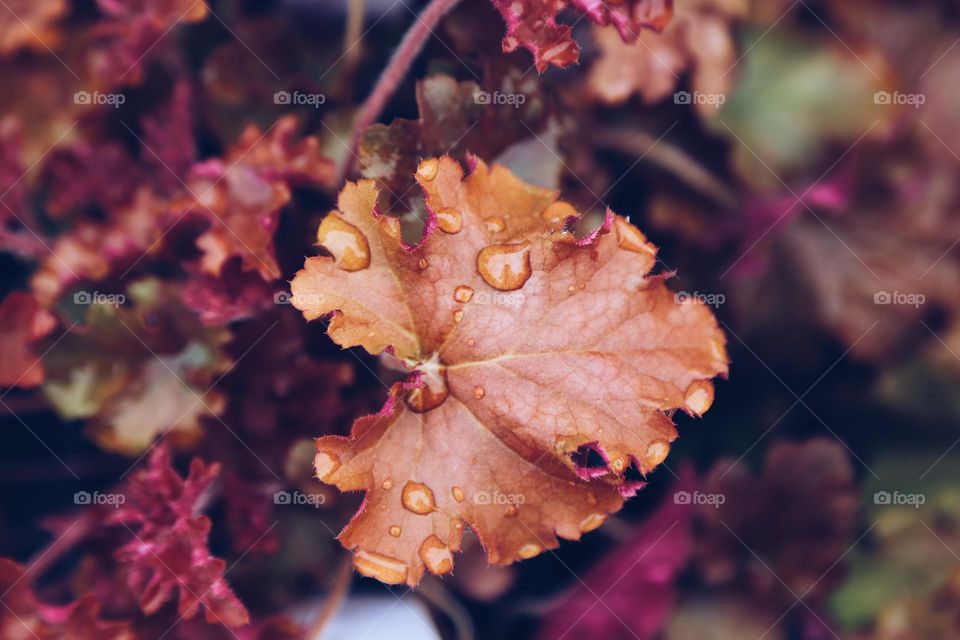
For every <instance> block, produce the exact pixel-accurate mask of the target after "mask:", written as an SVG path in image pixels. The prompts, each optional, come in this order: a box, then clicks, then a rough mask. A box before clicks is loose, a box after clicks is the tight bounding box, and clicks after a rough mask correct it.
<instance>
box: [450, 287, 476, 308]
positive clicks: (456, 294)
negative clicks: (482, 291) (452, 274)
mask: <svg viewBox="0 0 960 640" xmlns="http://www.w3.org/2000/svg"><path fill="white" fill-rule="evenodd" d="M453 299H454V300H456V301H457V302H459V303H461V304H466V303H468V302H470V301H471V300H472V299H473V289H472V288H470V287H468V286H467V285H465V284H462V285H460V286H459V287H457V288H456V289H454V291H453Z"/></svg>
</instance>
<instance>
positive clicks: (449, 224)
mask: <svg viewBox="0 0 960 640" xmlns="http://www.w3.org/2000/svg"><path fill="white" fill-rule="evenodd" d="M437 226H438V227H440V231H443V232H444V233H458V232H459V231H460V229H463V216H461V215H460V212H459V211H457V210H456V209H449V208H448V209H441V210H440V211H438V212H437Z"/></svg>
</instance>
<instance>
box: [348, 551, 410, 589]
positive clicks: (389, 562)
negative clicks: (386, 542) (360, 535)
mask: <svg viewBox="0 0 960 640" xmlns="http://www.w3.org/2000/svg"><path fill="white" fill-rule="evenodd" d="M353 566H354V567H355V568H356V570H357V571H358V572H359V573H360V574H361V575H364V576H367V577H369V578H376V579H377V580H379V581H380V582H385V583H387V584H401V583H403V582H406V581H407V572H408V571H409V569H410V568H409V567H408V566H407V565H406V563H404V562H401V561H400V560H397V559H396V558H391V557H390V556H385V555H381V554H379V553H373V552H372V551H363V550H362V549H361V550H359V551H357V553H356V555H354V556H353Z"/></svg>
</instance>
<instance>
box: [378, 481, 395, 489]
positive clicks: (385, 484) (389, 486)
mask: <svg viewBox="0 0 960 640" xmlns="http://www.w3.org/2000/svg"><path fill="white" fill-rule="evenodd" d="M380 486H381V487H383V490H384V491H390V489H393V480H391V479H390V478H387V479H386V480H384V481H383V484H382V485H380Z"/></svg>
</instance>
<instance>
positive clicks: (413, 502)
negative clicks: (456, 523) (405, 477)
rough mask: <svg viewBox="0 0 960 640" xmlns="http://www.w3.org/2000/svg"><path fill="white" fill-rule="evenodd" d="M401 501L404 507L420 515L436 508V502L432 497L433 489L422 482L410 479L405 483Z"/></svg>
mask: <svg viewBox="0 0 960 640" xmlns="http://www.w3.org/2000/svg"><path fill="white" fill-rule="evenodd" d="M401 501H402V502H403V507H404V509H406V510H407V511H412V512H413V513H416V514H418V515H421V516H425V515H427V514H428V513H432V512H434V511H436V510H437V503H436V501H435V500H434V499H433V491H431V490H430V487H428V486H427V485H425V484H423V483H422V482H413V481H410V482H408V483H407V484H405V485H404V487H403V496H402V497H401Z"/></svg>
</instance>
